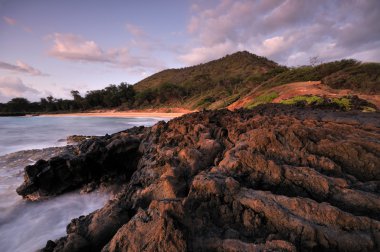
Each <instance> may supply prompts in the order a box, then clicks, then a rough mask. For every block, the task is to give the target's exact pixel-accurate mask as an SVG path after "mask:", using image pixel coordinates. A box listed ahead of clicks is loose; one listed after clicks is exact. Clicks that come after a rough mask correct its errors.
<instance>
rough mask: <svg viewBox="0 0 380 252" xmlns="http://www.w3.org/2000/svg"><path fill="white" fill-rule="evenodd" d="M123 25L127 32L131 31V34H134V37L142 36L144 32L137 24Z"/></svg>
mask: <svg viewBox="0 0 380 252" xmlns="http://www.w3.org/2000/svg"><path fill="white" fill-rule="evenodd" d="M125 27H126V28H127V31H128V32H129V33H131V34H132V35H134V36H136V37H142V36H145V35H146V34H145V32H144V30H143V29H142V28H141V27H139V26H137V25H134V24H131V23H127V24H126V25H125Z"/></svg>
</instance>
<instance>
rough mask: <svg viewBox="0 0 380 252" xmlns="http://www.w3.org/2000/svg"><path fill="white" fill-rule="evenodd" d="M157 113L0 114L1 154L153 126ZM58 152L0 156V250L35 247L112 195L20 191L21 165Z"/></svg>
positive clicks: (62, 230) (53, 238)
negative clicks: (27, 194) (37, 195)
mask: <svg viewBox="0 0 380 252" xmlns="http://www.w3.org/2000/svg"><path fill="white" fill-rule="evenodd" d="M159 120H160V119H158V118H97V117H52V118H50V117H29V118H28V117H0V155H4V154H7V153H10V152H14V151H20V150H26V149H34V148H44V147H51V146H62V145H65V144H66V142H65V141H62V139H66V137H67V136H68V135H75V134H76V135H104V134H107V133H108V134H111V133H115V132H118V131H121V130H124V129H127V128H131V127H133V126H138V125H145V126H150V125H153V124H154V123H156V122H157V121H159ZM53 152H54V151H50V152H46V151H34V152H33V151H30V152H18V153H14V154H8V155H5V156H0V252H8V251H9V252H11V251H12V252H17V251H20V252H21V251H23V252H24V251H35V250H37V249H40V248H42V247H44V246H45V244H46V242H47V241H48V240H55V239H57V238H60V237H62V236H64V235H65V234H66V226H67V224H68V223H69V222H70V220H71V219H73V218H76V217H79V216H80V215H86V214H89V213H91V212H93V211H94V210H96V209H99V208H101V207H102V206H103V205H104V204H105V202H106V201H107V200H108V199H109V197H110V195H107V194H105V193H99V192H94V193H90V194H79V193H78V192H71V193H67V194H64V195H61V196H58V197H55V198H51V199H49V200H45V201H40V202H28V201H25V200H23V199H22V198H21V197H20V196H19V195H17V193H16V191H15V190H16V188H17V187H18V186H19V185H20V184H21V183H22V182H23V168H24V166H26V165H28V164H33V163H34V162H35V161H37V160H38V159H39V158H40V156H41V155H42V156H41V157H44V158H45V159H47V158H48V157H50V156H52V155H54V153H53Z"/></svg>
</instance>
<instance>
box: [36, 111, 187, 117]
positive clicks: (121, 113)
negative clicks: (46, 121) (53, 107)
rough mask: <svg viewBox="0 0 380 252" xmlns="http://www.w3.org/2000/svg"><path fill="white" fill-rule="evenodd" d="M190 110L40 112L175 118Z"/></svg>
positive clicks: (53, 115) (71, 114) (51, 115)
mask: <svg viewBox="0 0 380 252" xmlns="http://www.w3.org/2000/svg"><path fill="white" fill-rule="evenodd" d="M186 113H190V111H188V112H176V113H166V112H151V111H113V110H110V111H91V112H83V113H67V114H66V113H65V114H40V115H39V116H43V117H62V116H71V117H74V116H94V117H162V118H175V117H179V116H182V115H184V114H186Z"/></svg>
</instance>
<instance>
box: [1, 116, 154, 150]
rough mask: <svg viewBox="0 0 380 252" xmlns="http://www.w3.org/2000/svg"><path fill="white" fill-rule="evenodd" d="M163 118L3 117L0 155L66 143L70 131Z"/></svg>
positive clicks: (100, 131) (100, 130) (98, 130)
mask: <svg viewBox="0 0 380 252" xmlns="http://www.w3.org/2000/svg"><path fill="white" fill-rule="evenodd" d="M159 120H162V119H160V118H113V117H112V118H111V117H43V116H35V117H0V156H1V155H4V154H7V153H11V152H15V151H19V150H29V149H33V148H36V149H41V148H45V147H53V146H64V145H65V144H66V141H65V140H66V137H67V136H69V135H90V136H99V135H105V134H111V133H115V132H118V131H121V130H125V129H128V128H131V127H133V126H140V125H144V126H151V125H153V124H155V123H156V122H157V121H159Z"/></svg>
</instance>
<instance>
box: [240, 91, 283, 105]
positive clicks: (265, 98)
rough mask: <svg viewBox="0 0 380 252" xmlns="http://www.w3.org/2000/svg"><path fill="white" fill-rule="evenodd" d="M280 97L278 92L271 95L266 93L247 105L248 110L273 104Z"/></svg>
mask: <svg viewBox="0 0 380 252" xmlns="http://www.w3.org/2000/svg"><path fill="white" fill-rule="evenodd" d="M277 97H278V93H276V92H270V93H265V94H262V95H260V96H258V97H256V98H255V99H254V100H253V101H252V102H250V103H248V104H247V106H246V107H247V108H248V109H251V108H254V107H256V106H258V105H260V104H266V103H270V102H272V101H273V100H274V99H276V98H277Z"/></svg>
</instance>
